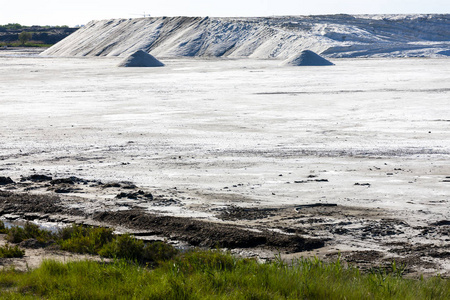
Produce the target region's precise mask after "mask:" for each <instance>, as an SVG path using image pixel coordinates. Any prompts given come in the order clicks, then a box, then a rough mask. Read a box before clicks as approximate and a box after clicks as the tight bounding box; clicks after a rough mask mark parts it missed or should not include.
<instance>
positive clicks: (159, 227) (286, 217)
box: [0, 174, 450, 276]
mask: <svg viewBox="0 0 450 300" xmlns="http://www.w3.org/2000/svg"><path fill="white" fill-rule="evenodd" d="M0 184H1V186H0V215H1V217H2V218H3V219H4V220H8V221H14V220H28V221H34V222H38V223H39V222H57V223H60V224H70V223H78V224H86V225H95V226H108V227H113V228H115V229H116V230H118V231H119V232H130V233H132V234H135V235H136V236H138V237H139V238H143V239H153V238H160V239H166V240H168V241H169V242H172V243H179V242H182V243H184V244H185V245H187V246H189V247H192V246H193V247H204V248H216V247H220V248H225V249H228V250H231V251H232V252H233V253H236V254H238V255H244V256H258V257H260V258H262V259H270V258H271V257H272V258H273V257H274V255H275V254H277V253H279V254H281V255H282V257H284V258H286V259H289V258H296V257H300V256H312V255H314V256H318V257H319V258H321V259H336V258H337V257H338V256H339V257H341V258H342V259H343V260H344V261H346V262H348V263H351V264H356V265H358V266H360V267H361V268H363V269H367V270H368V269H370V268H374V267H385V266H388V265H389V264H391V263H392V262H393V261H395V262H396V263H398V264H401V265H404V266H405V268H406V269H405V272H406V273H407V274H410V275H411V276H415V275H418V274H424V275H435V274H441V275H442V276H449V274H450V272H449V271H450V267H449V265H448V261H449V259H450V243H449V242H450V221H449V220H440V221H437V222H430V223H429V224H425V225H420V226H418V225H413V224H409V221H408V219H407V218H405V217H403V218H402V216H401V215H398V214H397V213H395V212H393V211H386V210H383V209H376V208H361V207H350V206H342V205H337V204H333V203H311V204H305V205H295V206H293V205H291V206H279V207H273V206H272V207H242V206H237V205H235V204H230V205H227V206H225V207H222V208H220V209H218V208H214V210H213V211H212V213H213V214H214V217H209V218H198V217H192V216H191V217H180V216H173V215H170V214H168V213H167V212H164V211H158V210H152V209H151V208H152V207H154V208H161V207H164V208H166V209H167V210H169V211H170V208H171V207H177V206H180V205H184V204H183V198H181V197H182V196H181V195H183V193H182V191H172V194H167V193H166V194H159V191H155V190H149V189H145V188H142V187H138V186H136V185H134V184H133V183H131V182H108V183H103V182H101V181H93V180H85V179H82V178H78V177H75V176H72V177H65V178H52V177H51V176H47V175H43V174H34V175H32V176H27V177H25V176H22V177H21V178H20V179H19V180H13V179H11V178H8V177H1V178H0ZM84 192H85V193H86V194H84V195H83V193H84ZM166 192H167V191H166ZM93 195H97V196H93ZM105 199H106V200H105ZM107 201H110V202H111V203H109V205H105V202H107Z"/></svg>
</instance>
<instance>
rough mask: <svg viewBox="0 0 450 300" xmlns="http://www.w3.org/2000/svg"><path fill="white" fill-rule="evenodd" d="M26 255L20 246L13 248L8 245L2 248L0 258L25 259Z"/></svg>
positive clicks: (0, 248)
mask: <svg viewBox="0 0 450 300" xmlns="http://www.w3.org/2000/svg"><path fill="white" fill-rule="evenodd" d="M24 255H25V251H24V250H22V249H20V248H19V246H17V245H15V246H11V245H9V244H6V245H5V246H3V247H0V257H1V258H14V257H23V256H24Z"/></svg>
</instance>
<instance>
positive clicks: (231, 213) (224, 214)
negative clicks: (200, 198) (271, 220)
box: [217, 205, 278, 221]
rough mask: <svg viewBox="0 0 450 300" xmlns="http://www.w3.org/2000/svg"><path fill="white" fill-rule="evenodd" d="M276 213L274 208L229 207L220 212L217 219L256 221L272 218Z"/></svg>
mask: <svg viewBox="0 0 450 300" xmlns="http://www.w3.org/2000/svg"><path fill="white" fill-rule="evenodd" d="M277 211H278V209H276V208H251V207H239V206H235V205H231V206H229V207H227V208H226V209H224V210H222V211H221V212H220V214H218V215H217V217H218V218H219V219H222V220H227V221H236V220H258V219H265V218H267V217H272V216H274V215H275V213H276V212H277Z"/></svg>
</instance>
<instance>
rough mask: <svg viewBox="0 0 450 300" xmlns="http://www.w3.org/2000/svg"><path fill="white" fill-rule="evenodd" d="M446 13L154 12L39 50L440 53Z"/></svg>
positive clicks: (98, 25) (449, 37)
mask: <svg viewBox="0 0 450 300" xmlns="http://www.w3.org/2000/svg"><path fill="white" fill-rule="evenodd" d="M449 49H450V14H441V15H438V14H430V15H358V16H351V15H322V16H295V17H294V16H290V17H270V18H208V17H206V18H200V17H155V18H139V19H113V20H103V21H92V22H90V23H89V24H87V25H86V26H84V27H82V28H80V29H79V30H78V31H76V32H75V33H73V34H72V35H70V36H68V37H67V38H66V39H64V40H62V41H61V42H59V43H57V44H56V45H54V46H53V47H51V48H49V49H47V50H46V51H44V52H43V53H42V55H45V56H121V57H126V56H128V55H130V54H132V53H134V52H136V51H138V50H144V51H146V52H151V53H152V54H153V55H155V56H157V57H160V58H163V57H186V56H188V57H229V58H242V57H248V58H261V59H266V58H278V59H286V58H289V57H291V56H293V55H295V54H297V53H299V52H301V51H303V50H311V51H314V52H316V53H319V54H321V55H323V56H325V57H448V56H447V55H445V53H447V52H446V51H448V50H449Z"/></svg>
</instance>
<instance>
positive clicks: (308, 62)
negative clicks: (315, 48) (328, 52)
mask: <svg viewBox="0 0 450 300" xmlns="http://www.w3.org/2000/svg"><path fill="white" fill-rule="evenodd" d="M281 65H282V66H332V65H334V64H333V63H332V62H331V61H329V60H327V59H325V58H323V57H322V56H320V55H318V54H316V53H314V52H312V51H310V50H304V51H302V52H300V54H297V55H294V56H292V57H290V58H288V59H286V60H285V61H283V63H281Z"/></svg>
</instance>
